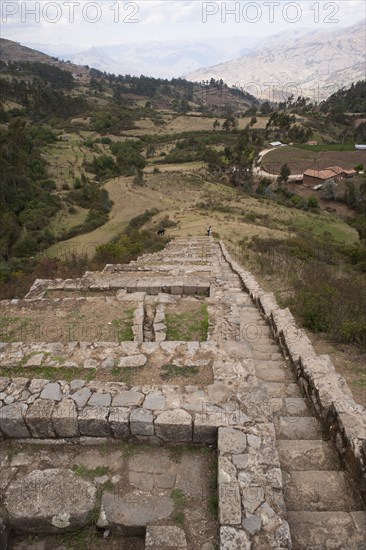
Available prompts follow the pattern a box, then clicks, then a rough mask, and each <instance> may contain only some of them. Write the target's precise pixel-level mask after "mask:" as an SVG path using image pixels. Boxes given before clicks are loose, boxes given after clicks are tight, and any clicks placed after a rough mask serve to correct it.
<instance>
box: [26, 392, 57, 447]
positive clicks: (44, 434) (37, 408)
mask: <svg viewBox="0 0 366 550" xmlns="http://www.w3.org/2000/svg"><path fill="white" fill-rule="evenodd" d="M54 407H55V403H54V402H53V401H48V400H45V399H37V400H36V401H35V402H34V403H33V404H32V405H30V407H29V408H28V410H27V413H26V416H25V422H26V424H27V426H28V428H29V431H30V433H31V435H32V437H35V438H37V439H48V438H54V437H56V434H55V431H54V429H53V426H52V421H51V417H52V412H53V409H54Z"/></svg>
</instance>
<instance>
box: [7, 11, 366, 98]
mask: <svg viewBox="0 0 366 550" xmlns="http://www.w3.org/2000/svg"><path fill="white" fill-rule="evenodd" d="M365 27H366V22H365V20H363V21H361V22H360V23H357V24H356V25H353V26H351V27H337V28H336V29H335V28H334V27H333V28H332V29H330V30H327V29H324V28H323V29H319V30H309V29H296V30H292V31H290V32H281V33H278V34H275V35H272V36H269V37H268V38H266V39H264V40H262V41H258V40H257V41H255V39H251V38H248V37H245V36H242V37H238V36H236V37H220V38H217V39H207V40H204V39H202V41H191V42H188V41H186V42H181V41H180V42H157V41H156V42H145V43H141V44H137V43H134V44H132V43H131V44H117V45H106V46H95V47H92V48H88V49H86V50H81V51H78V47H77V46H72V45H67V46H63V45H49V44H35V43H28V44H27V46H29V47H31V48H32V49H29V48H26V47H23V46H20V45H19V44H18V43H15V42H12V41H9V40H4V39H2V40H1V52H0V58H1V59H4V60H8V59H16V58H17V56H18V57H19V58H20V59H22V60H25V59H29V60H32V59H33V58H34V56H35V55H36V56H38V61H43V62H48V63H55V62H56V63H57V61H56V60H55V59H54V58H55V57H57V58H58V59H60V60H63V61H67V62H68V63H66V65H68V67H67V68H68V69H69V70H72V71H75V72H76V70H77V66H78V67H80V66H85V65H87V66H88V67H93V68H96V69H99V70H101V71H105V72H109V73H114V74H130V75H136V76H140V75H141V74H143V75H146V76H154V77H160V78H169V79H170V78H173V77H182V76H184V77H185V78H187V79H188V80H193V81H203V80H204V81H207V80H210V79H211V78H214V79H215V80H220V79H222V80H223V81H224V82H225V83H226V84H228V85H229V86H237V87H239V88H242V89H244V90H245V91H247V92H249V93H250V94H252V95H254V96H256V97H258V98H259V99H262V100H263V99H270V100H275V101H279V100H282V99H284V98H285V97H287V96H289V95H291V94H293V95H294V96H295V97H297V96H299V95H304V96H307V97H309V98H310V99H311V100H312V101H317V102H319V101H321V100H322V99H325V98H326V97H328V96H330V95H331V94H332V93H334V92H336V91H337V90H338V89H339V88H342V87H348V86H350V85H351V84H352V83H353V82H357V81H358V80H361V79H363V78H365V63H366V52H365V39H366V33H365ZM21 48H22V50H21V51H20V49H21ZM18 50H19V51H18ZM34 50H38V52H37V51H34ZM40 52H45V53H40ZM46 54H48V55H51V56H53V59H52V58H51V57H48V55H46ZM70 62H71V63H70ZM84 70H85V69H84Z"/></svg>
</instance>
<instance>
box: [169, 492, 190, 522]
mask: <svg viewBox="0 0 366 550" xmlns="http://www.w3.org/2000/svg"><path fill="white" fill-rule="evenodd" d="M170 496H171V497H172V499H173V501H174V511H173V514H172V521H173V523H174V525H176V526H177V527H181V528H183V527H184V523H185V519H186V517H185V513H184V509H185V507H186V506H187V498H186V496H185V494H184V492H183V491H182V489H177V488H176V489H173V490H172V492H171V493H170Z"/></svg>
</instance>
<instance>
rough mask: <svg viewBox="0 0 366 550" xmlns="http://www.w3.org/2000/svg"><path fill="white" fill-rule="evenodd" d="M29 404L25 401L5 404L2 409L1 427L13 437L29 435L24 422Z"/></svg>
mask: <svg viewBox="0 0 366 550" xmlns="http://www.w3.org/2000/svg"><path fill="white" fill-rule="evenodd" d="M27 409H28V406H27V405H25V404H24V403H21V404H20V403H13V404H11V405H5V407H2V408H1V409H0V429H1V431H2V432H3V433H4V434H5V435H7V436H8V437H11V438H17V437H29V431H28V428H27V426H26V424H25V422H24V416H25V414H26V411H27Z"/></svg>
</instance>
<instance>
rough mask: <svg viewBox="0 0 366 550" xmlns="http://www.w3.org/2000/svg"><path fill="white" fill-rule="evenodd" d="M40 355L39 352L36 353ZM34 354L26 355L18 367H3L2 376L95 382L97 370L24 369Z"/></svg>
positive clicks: (62, 368) (63, 368)
mask: <svg viewBox="0 0 366 550" xmlns="http://www.w3.org/2000/svg"><path fill="white" fill-rule="evenodd" d="M36 353H38V352H36ZM39 353H41V352H39ZM31 355H34V353H33V354H29V355H26V356H25V357H24V358H23V359H22V360H21V361H20V362H19V364H18V366H17V367H15V368H13V367H6V368H5V367H3V368H1V369H0V376H11V377H15V376H27V377H28V378H46V379H47V380H66V381H67V382H70V381H71V380H75V379H76V378H77V379H80V378H81V379H82V380H86V381H90V380H94V378H95V375H96V373H97V369H79V368H77V367H71V368H69V367H24V364H25V363H26V362H27V361H28V359H29V358H30V357H31Z"/></svg>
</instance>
